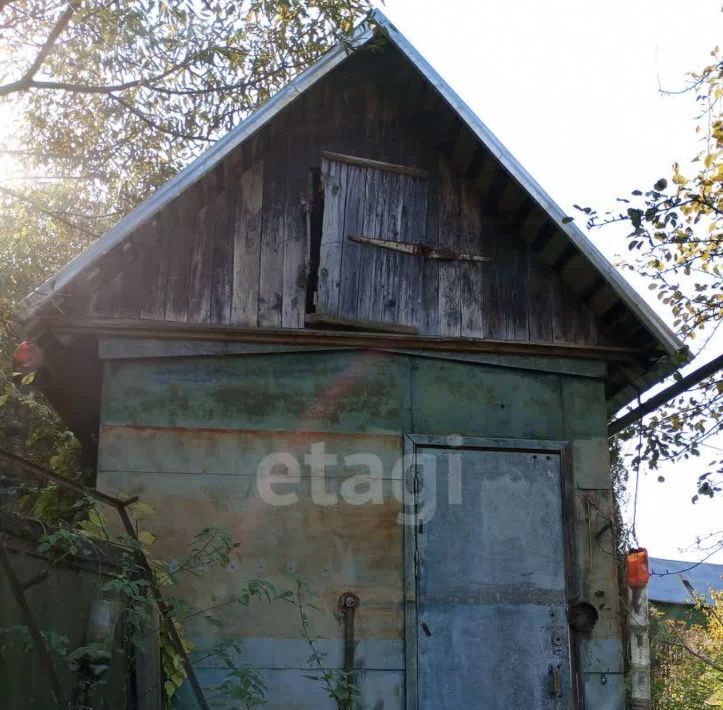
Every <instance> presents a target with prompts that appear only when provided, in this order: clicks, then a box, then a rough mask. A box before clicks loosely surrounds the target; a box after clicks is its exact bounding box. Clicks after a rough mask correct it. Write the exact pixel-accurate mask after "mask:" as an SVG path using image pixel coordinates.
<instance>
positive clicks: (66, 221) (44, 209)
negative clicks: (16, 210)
mask: <svg viewBox="0 0 723 710" xmlns="http://www.w3.org/2000/svg"><path fill="white" fill-rule="evenodd" d="M0 192H4V193H5V194H6V195H9V196H10V197H13V198H15V199H16V200H20V201H21V202H27V203H28V204H30V205H32V206H33V207H35V209H36V210H38V212H42V213H43V214H44V215H47V216H48V217H51V218H52V219H56V220H57V221H58V222H61V223H62V224H65V225H66V226H68V227H72V228H73V229H77V230H78V231H79V232H81V233H82V234H85V235H86V236H88V237H92V238H93V239H97V238H98V237H99V236H100V234H98V233H97V232H91V230H90V229H86V228H85V227H83V226H81V225H80V224H76V223H75V222H73V221H71V220H69V219H66V218H65V217H63V216H62V215H60V214H58V213H57V212H53V210H50V209H48V208H47V207H45V206H44V205H41V204H40V203H39V202H38V201H37V200H34V199H33V198H32V197H27V196H26V195H22V194H21V193H19V192H15V190H11V189H9V188H7V187H2V186H0Z"/></svg>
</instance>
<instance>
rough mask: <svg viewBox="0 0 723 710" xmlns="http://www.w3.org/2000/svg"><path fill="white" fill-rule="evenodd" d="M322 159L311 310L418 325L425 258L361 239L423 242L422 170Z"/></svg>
mask: <svg viewBox="0 0 723 710" xmlns="http://www.w3.org/2000/svg"><path fill="white" fill-rule="evenodd" d="M330 155H331V154H325V157H324V158H323V160H322V167H321V180H322V185H323V189H324V217H323V223H322V233H321V250H320V259H319V287H318V294H317V302H316V310H317V312H318V313H323V314H326V315H330V316H342V317H345V318H353V319H357V320H363V321H384V322H387V323H398V324H401V325H417V324H418V321H419V320H420V319H421V317H422V283H423V273H424V269H425V259H424V258H423V257H421V256H415V255H412V254H408V253H403V252H400V251H397V250H394V249H385V248H379V246H378V245H372V244H363V243H359V242H354V241H352V240H350V239H349V236H363V237H368V238H372V239H378V240H383V241H389V242H396V243H399V242H403V243H418V244H426V240H425V227H426V218H427V177H426V172H425V171H423V170H420V169H417V168H408V167H405V166H395V165H387V164H384V163H378V162H375V161H371V160H366V159H364V158H354V157H351V156H337V158H339V159H334V158H332V157H330Z"/></svg>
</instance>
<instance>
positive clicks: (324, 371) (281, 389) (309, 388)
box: [101, 353, 409, 432]
mask: <svg viewBox="0 0 723 710" xmlns="http://www.w3.org/2000/svg"><path fill="white" fill-rule="evenodd" d="M105 368H106V369H105V383H104V397H103V411H102V414H101V420H102V421H103V422H104V423H109V424H141V425H145V426H172V427H176V426H178V427H184V426H185V427H206V428H219V429H280V430H287V431H289V430H290V431H293V430H302V431H353V432H356V431H359V432H403V431H407V430H408V428H409V410H408V401H409V397H408V383H409V377H408V363H407V359H406V358H395V357H393V356H389V355H382V354H379V353H316V354H313V355H306V354H303V355H273V356H268V357H260V356H259V357H254V358H246V357H233V356H229V357H224V358H192V359H185V358H184V359H182V360H181V359H179V360H175V359H174V360H148V361H130V362H122V361H116V362H109V363H107V364H106V366H105Z"/></svg>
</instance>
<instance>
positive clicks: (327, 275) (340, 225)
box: [317, 160, 348, 315]
mask: <svg viewBox="0 0 723 710" xmlns="http://www.w3.org/2000/svg"><path fill="white" fill-rule="evenodd" d="M347 179H348V168H347V166H346V165H344V164H342V163H337V162H334V161H331V160H322V163H321V184H322V187H323V190H324V218H323V223H322V228H321V252H320V261H319V291H318V299H319V302H318V304H317V310H318V311H319V312H320V313H327V314H329V315H337V314H338V313H339V282H340V276H341V252H342V247H343V243H342V240H343V238H344V234H343V231H344V213H345V207H346V183H347Z"/></svg>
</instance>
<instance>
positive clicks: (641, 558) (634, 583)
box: [627, 547, 650, 589]
mask: <svg viewBox="0 0 723 710" xmlns="http://www.w3.org/2000/svg"><path fill="white" fill-rule="evenodd" d="M627 578H628V587H631V588H632V589H641V588H642V587H645V586H647V584H648V579H650V572H649V571H648V551H647V550H646V549H645V548H644V547H639V548H637V549H634V550H630V552H628V559H627Z"/></svg>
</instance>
